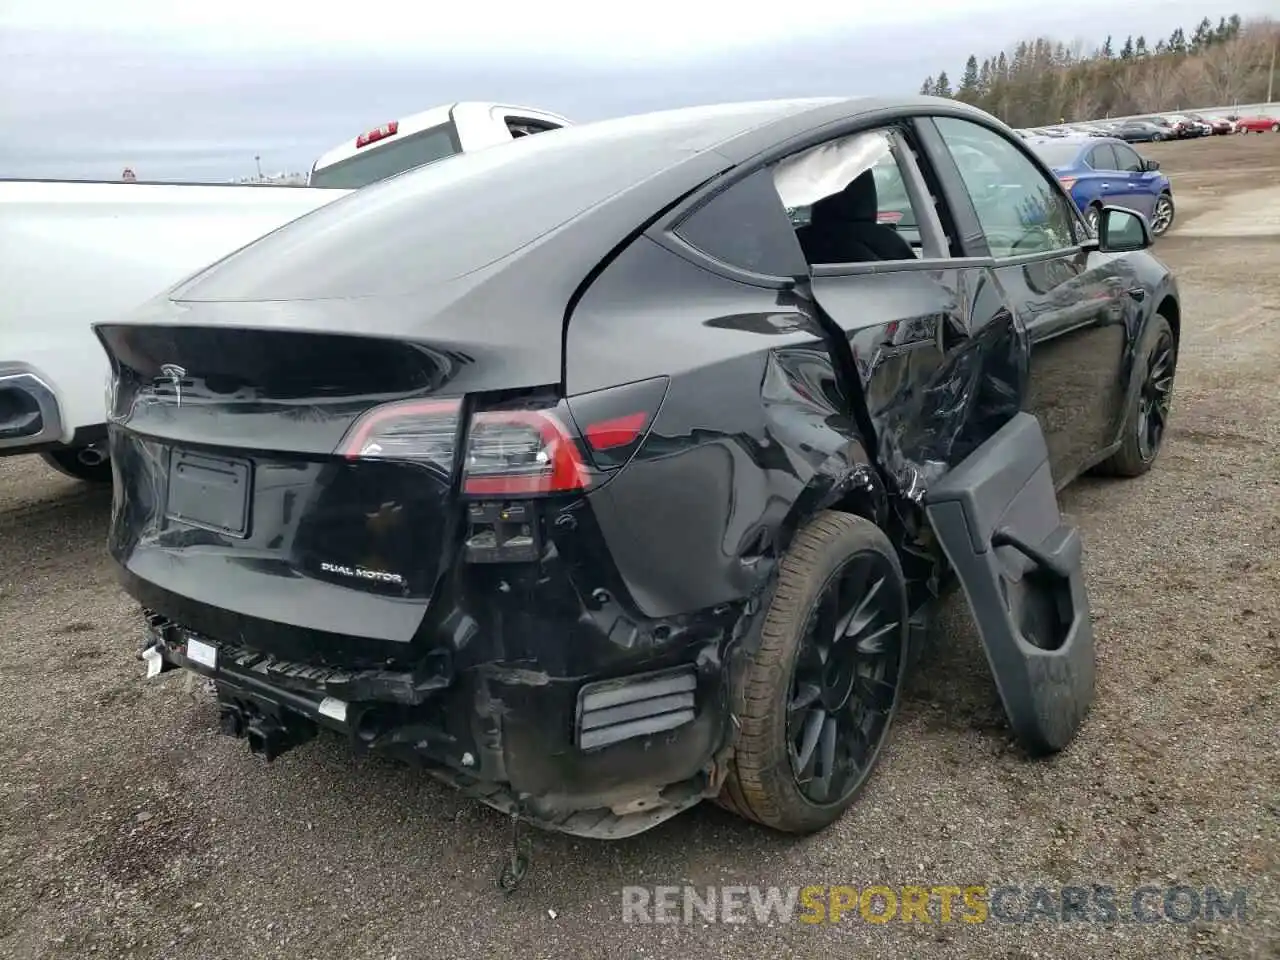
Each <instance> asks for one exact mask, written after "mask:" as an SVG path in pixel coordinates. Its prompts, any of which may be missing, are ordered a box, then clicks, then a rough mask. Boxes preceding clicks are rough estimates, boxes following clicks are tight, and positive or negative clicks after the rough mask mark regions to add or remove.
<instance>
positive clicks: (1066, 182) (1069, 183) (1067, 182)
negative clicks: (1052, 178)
mask: <svg viewBox="0 0 1280 960" xmlns="http://www.w3.org/2000/svg"><path fill="white" fill-rule="evenodd" d="M1078 179H1079V177H1059V178H1058V182H1059V183H1061V184H1062V189H1063V190H1070V189H1071V188H1072V187H1074V186H1075V185H1076V180H1078Z"/></svg>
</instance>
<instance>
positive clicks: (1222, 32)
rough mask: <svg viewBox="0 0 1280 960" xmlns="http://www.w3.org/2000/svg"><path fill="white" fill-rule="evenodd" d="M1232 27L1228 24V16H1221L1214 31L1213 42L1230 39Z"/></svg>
mask: <svg viewBox="0 0 1280 960" xmlns="http://www.w3.org/2000/svg"><path fill="white" fill-rule="evenodd" d="M1230 29H1231V28H1230V27H1228V26H1227V18H1226V17H1219V18H1218V26H1217V27H1215V28H1214V31H1213V42H1214V43H1222V41H1224V40H1227V39H1230V33H1229V31H1230Z"/></svg>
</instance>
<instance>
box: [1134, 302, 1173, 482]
mask: <svg viewBox="0 0 1280 960" xmlns="http://www.w3.org/2000/svg"><path fill="white" fill-rule="evenodd" d="M1167 326H1168V325H1167V324H1166V325H1165V327H1166V329H1164V330H1161V331H1160V335H1159V337H1158V338H1157V340H1156V343H1155V346H1154V347H1152V348H1151V350H1150V352H1149V353H1148V354H1147V363H1146V366H1147V372H1146V376H1145V377H1143V380H1142V387H1141V388H1140V391H1139V394H1138V422H1137V429H1138V451H1139V453H1140V454H1141V455H1142V459H1143V462H1145V463H1151V462H1153V461H1154V460H1155V458H1156V456H1157V455H1158V454H1159V453H1160V446H1161V444H1162V443H1163V441H1164V432H1165V427H1166V426H1167V425H1168V422H1169V406H1170V403H1171V402H1172V400H1173V366H1174V352H1173V334H1172V332H1171V331H1170V330H1168V329H1167Z"/></svg>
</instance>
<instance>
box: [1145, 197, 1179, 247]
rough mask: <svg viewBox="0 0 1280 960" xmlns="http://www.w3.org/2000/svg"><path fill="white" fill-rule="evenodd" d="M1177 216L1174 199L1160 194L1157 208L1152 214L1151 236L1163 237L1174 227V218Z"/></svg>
mask: <svg viewBox="0 0 1280 960" xmlns="http://www.w3.org/2000/svg"><path fill="white" fill-rule="evenodd" d="M1177 215H1178V211H1177V208H1176V207H1174V205H1173V197H1172V196H1170V195H1169V194H1167V193H1162V194H1160V196H1159V197H1157V198H1156V206H1155V209H1154V210H1153V211H1152V214H1151V235H1152V236H1153V237H1163V236H1164V235H1165V234H1166V233H1168V232H1169V228H1170V227H1172V226H1173V221H1174V218H1175V217H1176V216H1177Z"/></svg>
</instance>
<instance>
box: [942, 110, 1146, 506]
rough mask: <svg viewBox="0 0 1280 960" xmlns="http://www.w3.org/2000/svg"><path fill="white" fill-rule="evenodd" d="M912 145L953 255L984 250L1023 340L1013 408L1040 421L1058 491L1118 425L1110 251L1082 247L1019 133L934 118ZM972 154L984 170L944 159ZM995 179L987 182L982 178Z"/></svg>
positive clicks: (1117, 273) (1115, 293)
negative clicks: (950, 230) (1026, 361)
mask: <svg viewBox="0 0 1280 960" xmlns="http://www.w3.org/2000/svg"><path fill="white" fill-rule="evenodd" d="M922 138H923V142H924V143H925V145H926V149H927V150H928V153H929V157H930V160H931V162H933V164H934V165H935V166H936V167H937V168H938V171H939V176H940V177H941V179H942V180H943V182H944V183H946V184H947V193H948V197H949V199H950V201H951V203H950V206H951V208H952V209H953V211H954V214H955V216H956V218H957V222H958V224H959V229H960V236H962V237H963V238H964V252H965V253H966V254H967V255H970V256H982V257H990V258H992V261H993V264H994V274H995V279H996V282H997V284H998V286H999V288H1000V289H1001V291H1003V294H1004V296H1005V297H1006V299H1007V302H1008V303H1010V305H1011V306H1012V308H1013V310H1014V312H1015V313H1016V315H1017V317H1018V320H1019V322H1020V325H1021V327H1022V329H1023V330H1024V331H1025V334H1026V336H1027V338H1028V341H1029V347H1030V371H1029V383H1028V385H1027V393H1026V395H1025V396H1024V397H1023V409H1024V410H1026V411H1028V412H1030V413H1032V414H1034V415H1035V416H1036V417H1037V418H1038V419H1039V421H1040V424H1041V427H1042V429H1043V430H1044V434H1045V440H1046V442H1047V445H1048V450H1049V457H1050V462H1051V464H1052V469H1053V477H1054V480H1055V482H1056V484H1057V486H1058V487H1062V486H1064V485H1065V484H1067V483H1068V482H1070V480H1071V479H1073V478H1074V477H1075V476H1077V475H1078V474H1079V473H1080V472H1081V471H1083V470H1084V469H1086V468H1087V467H1089V466H1091V465H1092V464H1093V463H1094V462H1095V461H1096V459H1097V454H1098V452H1099V451H1101V450H1102V449H1104V448H1106V447H1107V446H1108V445H1110V444H1111V443H1112V442H1113V441H1114V439H1115V437H1116V436H1117V431H1118V429H1119V420H1118V418H1119V415H1120V410H1121V407H1122V402H1123V397H1124V392H1125V382H1124V379H1123V370H1122V363H1123V358H1124V354H1125V349H1126V346H1127V336H1128V328H1127V326H1126V322H1127V321H1129V320H1131V319H1132V316H1131V315H1132V314H1134V307H1135V306H1136V305H1135V304H1134V303H1133V302H1132V301H1131V300H1130V299H1129V298H1128V297H1127V290H1128V288H1129V286H1130V285H1131V284H1130V282H1129V281H1128V280H1127V279H1126V277H1125V276H1124V274H1123V272H1122V268H1123V262H1122V260H1120V259H1117V258H1115V257H1111V256H1106V255H1102V254H1097V253H1090V252H1089V251H1088V250H1086V249H1085V248H1084V247H1083V246H1082V244H1083V241H1084V240H1085V239H1086V236H1087V234H1086V232H1085V227H1084V224H1083V223H1082V221H1081V220H1080V218H1079V215H1078V213H1077V211H1076V209H1075V204H1074V203H1072V202H1071V201H1070V199H1069V198H1068V197H1067V196H1066V195H1065V194H1064V193H1063V192H1062V189H1061V187H1060V185H1059V184H1058V182H1057V180H1056V179H1055V178H1054V177H1053V175H1052V174H1051V173H1049V171H1048V170H1046V169H1044V167H1043V165H1042V164H1041V163H1040V162H1039V161H1037V160H1036V159H1035V158H1034V156H1033V155H1032V154H1031V153H1030V152H1029V151H1028V150H1025V149H1024V148H1023V147H1022V146H1021V145H1020V143H1019V142H1018V141H1016V140H1015V139H1013V138H1010V137H1007V136H1006V135H1005V134H1004V133H1002V132H1000V131H997V130H995V129H992V128H990V127H986V126H983V125H981V124H979V123H977V122H975V121H973V120H968V119H961V118H958V117H938V118H936V119H935V120H932V121H929V122H928V123H927V125H926V127H925V129H923V130H922ZM957 147H965V148H971V149H978V150H981V151H982V152H983V153H984V154H985V155H986V156H987V157H988V158H989V159H990V160H991V162H992V163H994V164H995V165H996V166H997V167H998V168H999V175H998V177H988V176H986V175H985V174H983V173H981V172H978V171H975V170H974V169H973V168H966V167H965V166H964V165H963V164H959V163H957V162H955V161H953V160H952V156H953V151H954V150H955V149H956V148H957ZM993 180H994V181H996V182H992V181H993Z"/></svg>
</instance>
